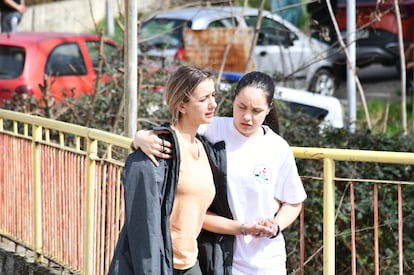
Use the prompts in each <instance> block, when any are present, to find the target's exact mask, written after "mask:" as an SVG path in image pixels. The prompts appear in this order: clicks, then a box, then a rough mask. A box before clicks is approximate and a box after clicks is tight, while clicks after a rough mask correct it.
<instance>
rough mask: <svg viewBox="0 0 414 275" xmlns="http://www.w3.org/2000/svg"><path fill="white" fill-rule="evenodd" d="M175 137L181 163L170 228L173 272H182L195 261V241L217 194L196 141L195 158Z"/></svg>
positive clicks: (179, 136) (200, 148)
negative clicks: (196, 151)
mask: <svg viewBox="0 0 414 275" xmlns="http://www.w3.org/2000/svg"><path fill="white" fill-rule="evenodd" d="M177 137H178V143H179V146H180V159H181V162H180V173H179V177H178V186H177V192H176V195H175V199H174V205H173V210H172V213H171V217H170V227H171V238H172V246H173V255H174V268H175V269H179V270H184V269H187V268H190V267H192V266H193V265H194V264H195V263H196V261H197V255H198V248H197V237H198V235H199V233H200V231H201V228H202V225H203V221H204V216H205V214H206V211H207V209H208V207H209V206H210V204H211V202H212V201H213V199H214V196H215V192H216V191H215V186H214V181H213V174H212V172H211V168H210V163H209V161H208V158H207V154H206V152H205V150H204V147H203V145H202V144H201V142H200V141H199V140H198V139H196V143H197V147H198V156H196V155H194V154H193V153H192V152H191V150H190V148H189V146H190V145H189V144H188V143H187V142H186V141H185V140H183V138H182V137H181V135H180V134H179V133H177Z"/></svg>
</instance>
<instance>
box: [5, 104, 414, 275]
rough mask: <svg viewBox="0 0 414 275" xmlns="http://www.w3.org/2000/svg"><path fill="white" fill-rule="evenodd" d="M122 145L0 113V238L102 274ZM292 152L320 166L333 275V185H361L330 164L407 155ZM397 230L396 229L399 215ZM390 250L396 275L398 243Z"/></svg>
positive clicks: (407, 159) (104, 136) (402, 159)
mask: <svg viewBox="0 0 414 275" xmlns="http://www.w3.org/2000/svg"><path fill="white" fill-rule="evenodd" d="M129 144H130V139H129V138H126V137H122V136H119V135H114V134H110V133H107V132H104V131H100V130H95V129H89V128H86V127H81V126H77V125H72V124H68V123H64V122H58V121H53V120H49V119H44V118H40V117H36V116H31V115H26V114H21V113H16V112H11V111H6V110H1V109H0V152H1V158H0V181H2V182H1V184H0V235H1V236H4V237H6V238H9V239H11V240H13V241H14V242H16V243H17V244H20V245H22V246H24V247H26V248H28V249H30V250H32V251H34V252H36V255H37V256H38V258H37V261H43V260H45V259H46V260H49V261H53V262H55V263H57V264H59V265H60V266H62V267H63V268H67V269H69V270H71V271H72V272H79V273H81V274H85V275H92V274H93V275H101V274H106V273H107V270H108V267H109V263H110V259H111V257H112V253H113V250H114V248H115V244H116V241H117V237H118V234H119V230H120V228H121V226H122V224H123V220H124V217H123V207H124V206H123V192H122V186H121V179H120V178H121V171H122V167H123V161H124V159H125V157H126V156H127V154H128V148H129ZM293 151H294V153H295V157H296V158H297V159H310V160H321V161H323V167H322V168H321V169H323V172H322V171H321V174H320V175H321V176H320V180H323V204H324V205H323V273H324V274H325V275H333V274H335V234H336V232H335V201H336V199H335V186H336V182H338V181H350V182H353V181H358V180H361V179H340V178H337V177H336V175H335V163H336V162H337V161H347V162H373V163H393V164H407V165H414V153H398V152H376V151H364V150H339V149H323V148H300V147H293ZM302 176H304V175H302ZM372 181H373V182H378V183H375V186H376V185H377V184H382V183H383V182H382V181H376V180H372ZM386 183H387V184H388V183H392V184H397V185H398V186H401V185H402V184H404V185H410V186H412V185H413V183H412V182H394V181H386ZM352 186H353V185H352ZM399 190H400V188H399ZM399 192H400V191H399ZM374 200H375V198H374ZM399 202H400V200H399ZM351 213H352V211H351ZM301 221H302V222H303V219H301ZM305 222H306V220H305ZM399 223H401V228H402V224H403V221H402V217H401V219H400V216H399ZM301 228H303V227H302V226H301ZM401 228H400V227H399V230H401ZM353 229H354V228H353ZM302 231H303V229H301V233H300V234H301V237H300V239H301V240H303V234H304V232H302ZM354 231H355V230H354ZM401 231H402V230H401ZM353 234H354V233H353ZM401 234H402V232H401ZM399 236H400V234H399ZM376 238H377V237H376ZM376 242H377V240H376ZM301 247H302V245H301ZM398 249H399V251H401V253H400V261H401V263H400V274H402V257H403V256H402V244H400V243H399V245H398ZM354 255H355V254H353V257H354ZM302 260H303V259H302ZM354 261H355V259H353V262H354ZM302 262H303V261H302ZM375 262H376V263H377V262H379V261H378V256H377V253H376V258H375ZM352 265H353V268H352V269H353V272H352V274H356V268H355V266H354V263H353V264H352ZM301 268H302V274H303V266H302V267H301ZM377 269H378V268H377ZM377 269H376V270H377Z"/></svg>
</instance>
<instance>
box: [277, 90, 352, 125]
mask: <svg viewBox="0 0 414 275" xmlns="http://www.w3.org/2000/svg"><path fill="white" fill-rule="evenodd" d="M275 99H276V100H278V101H279V102H281V103H282V104H284V105H285V106H286V107H287V108H289V109H290V110H291V111H292V113H294V114H297V113H302V114H305V115H307V116H309V117H310V118H312V119H314V120H315V121H317V123H318V126H319V128H320V129H323V128H325V127H333V128H343V127H344V116H343V108H342V104H341V101H340V100H339V99H338V98H336V97H333V96H327V95H321V94H315V93H311V92H309V91H303V90H297V89H292V88H287V87H281V86H277V87H276V91H275Z"/></svg>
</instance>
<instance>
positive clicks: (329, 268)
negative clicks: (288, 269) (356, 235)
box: [323, 158, 335, 275]
mask: <svg viewBox="0 0 414 275" xmlns="http://www.w3.org/2000/svg"><path fill="white" fill-rule="evenodd" d="M323 175H324V184H323V274H324V275H335V181H334V178H335V162H334V160H333V159H330V158H325V159H324V162H323Z"/></svg>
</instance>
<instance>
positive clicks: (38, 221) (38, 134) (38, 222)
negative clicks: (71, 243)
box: [32, 125, 43, 262]
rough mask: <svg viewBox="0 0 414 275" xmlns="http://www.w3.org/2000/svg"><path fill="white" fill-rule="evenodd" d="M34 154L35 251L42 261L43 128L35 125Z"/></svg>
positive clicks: (33, 133) (33, 134)
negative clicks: (41, 142)
mask: <svg viewBox="0 0 414 275" xmlns="http://www.w3.org/2000/svg"><path fill="white" fill-rule="evenodd" d="M32 141H33V143H32V144H33V147H32V153H33V164H32V165H33V166H32V167H33V184H34V188H33V191H34V250H35V252H36V260H37V261H39V262H40V261H42V258H43V257H42V250H43V236H42V227H43V226H42V184H41V182H42V176H41V173H42V172H41V169H42V165H41V144H40V143H39V142H40V141H42V126H38V125H33V132H32Z"/></svg>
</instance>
